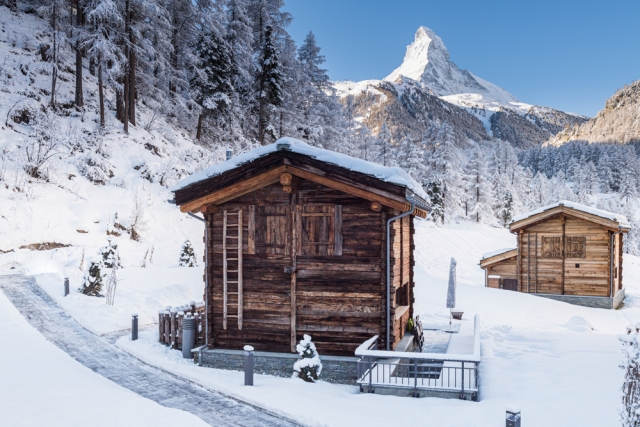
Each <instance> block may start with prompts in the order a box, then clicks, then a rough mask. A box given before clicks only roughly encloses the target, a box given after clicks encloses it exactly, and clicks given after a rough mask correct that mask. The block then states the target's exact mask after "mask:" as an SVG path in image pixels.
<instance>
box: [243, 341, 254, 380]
mask: <svg viewBox="0 0 640 427" xmlns="http://www.w3.org/2000/svg"><path fill="white" fill-rule="evenodd" d="M243 350H244V385H251V386H252V385H253V347H251V346H250V345H245V346H244V348H243Z"/></svg>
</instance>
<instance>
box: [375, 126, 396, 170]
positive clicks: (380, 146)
mask: <svg viewBox="0 0 640 427" xmlns="http://www.w3.org/2000/svg"><path fill="white" fill-rule="evenodd" d="M391 149H392V147H391V131H390V130H389V127H388V126H387V122H383V123H382V126H380V132H378V137H377V138H376V139H375V144H374V153H373V159H372V161H374V162H376V163H379V164H381V165H383V166H390V163H391V157H392V156H391Z"/></svg>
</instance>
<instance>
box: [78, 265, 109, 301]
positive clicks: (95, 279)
mask: <svg viewBox="0 0 640 427" xmlns="http://www.w3.org/2000/svg"><path fill="white" fill-rule="evenodd" d="M102 280H103V277H102V262H101V261H97V262H91V264H89V268H88V269H87V271H86V272H85V275H84V280H83V282H82V286H81V287H80V289H78V291H79V292H80V293H82V294H84V295H88V296H91V297H101V296H102V294H101V292H102V286H103V283H102Z"/></svg>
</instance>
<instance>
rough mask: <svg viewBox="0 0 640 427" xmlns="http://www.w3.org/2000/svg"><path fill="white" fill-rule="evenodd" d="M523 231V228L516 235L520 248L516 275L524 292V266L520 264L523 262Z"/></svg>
mask: <svg viewBox="0 0 640 427" xmlns="http://www.w3.org/2000/svg"><path fill="white" fill-rule="evenodd" d="M522 233H523V230H520V232H518V235H517V236H516V240H517V242H516V245H517V248H518V261H517V265H516V270H517V274H516V276H517V277H518V287H519V288H520V292H522V266H521V265H520V264H521V263H522V247H521V245H522Z"/></svg>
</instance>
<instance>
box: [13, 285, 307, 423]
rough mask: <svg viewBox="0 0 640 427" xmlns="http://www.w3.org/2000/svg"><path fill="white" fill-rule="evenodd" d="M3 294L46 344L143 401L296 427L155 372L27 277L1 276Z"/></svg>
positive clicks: (209, 418) (213, 418) (209, 417)
mask: <svg viewBox="0 0 640 427" xmlns="http://www.w3.org/2000/svg"><path fill="white" fill-rule="evenodd" d="M0 289H1V290H2V291H3V292H4V294H5V295H6V296H7V298H9V300H10V301H11V303H12V304H13V305H14V306H15V307H16V308H17V309H18V311H20V313H21V314H22V315H23V316H24V317H25V319H27V321H28V322H29V323H30V324H31V325H32V326H33V327H34V328H35V329H37V330H38V332H40V333H41V334H42V335H43V336H44V337H45V338H46V339H47V340H49V341H50V342H52V343H53V344H55V345H56V346H57V347H59V348H60V349H62V350H63V351H64V352H66V353H67V354H69V355H70V356H71V357H73V358H74V359H76V360H77V361H78V362H80V363H81V364H83V365H84V366H86V367H88V368H89V369H91V370H93V371H94V372H96V373H98V374H100V375H102V376H103V377H105V378H107V379H109V380H111V381H113V382H115V383H116V384H119V385H121V386H123V387H125V388H127V389H129V390H131V391H133V392H134V393H137V394H139V395H140V396H142V397H146V398H148V399H150V400H153V401H155V402H157V403H159V404H160V405H163V406H166V407H169V408H176V409H181V410H183V411H187V412H190V413H192V414H194V415H196V416H198V417H200V418H201V419H202V420H204V421H205V422H207V423H208V424H210V425H212V426H214V425H215V426H292V425H295V424H292V423H291V422H289V421H286V420H283V419H281V418H277V417H275V416H273V415H270V414H267V413H264V412H261V411H259V410H256V409H254V408H252V407H250V406H248V405H245V404H242V403H239V402H237V401H235V400H232V399H229V398H227V397H224V396H222V395H220V394H218V393H215V392H212V391H209V390H206V389H204V388H201V387H198V386H196V385H193V384H191V383H189V382H187V381H184V380H181V379H179V378H176V377H174V376H172V375H171V374H169V373H166V372H163V371H160V370H158V369H156V368H153V367H151V366H149V365H146V364H145V363H143V362H141V361H140V360H138V359H136V358H135V357H133V356H131V355H129V354H127V353H125V352H123V351H122V350H119V349H118V348H116V347H115V346H113V345H111V344H109V343H108V342H106V341H105V340H104V339H101V338H100V337H98V336H96V335H94V334H93V333H91V332H89V331H88V330H87V329H85V328H83V327H82V326H80V325H79V324H78V323H77V322H76V321H75V320H74V319H72V318H71V317H70V316H69V315H68V314H67V313H66V312H65V311H64V310H62V309H61V308H60V307H59V306H58V305H57V304H56V303H55V302H54V301H53V300H52V299H51V298H50V297H49V296H48V295H47V294H46V292H44V291H43V290H42V289H41V288H40V287H38V285H36V283H35V280H34V279H33V278H30V277H25V276H0Z"/></svg>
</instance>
